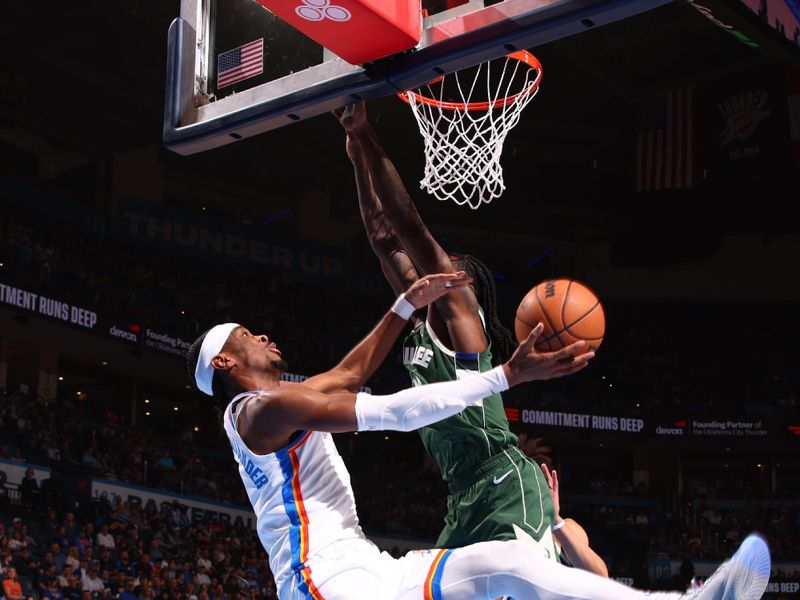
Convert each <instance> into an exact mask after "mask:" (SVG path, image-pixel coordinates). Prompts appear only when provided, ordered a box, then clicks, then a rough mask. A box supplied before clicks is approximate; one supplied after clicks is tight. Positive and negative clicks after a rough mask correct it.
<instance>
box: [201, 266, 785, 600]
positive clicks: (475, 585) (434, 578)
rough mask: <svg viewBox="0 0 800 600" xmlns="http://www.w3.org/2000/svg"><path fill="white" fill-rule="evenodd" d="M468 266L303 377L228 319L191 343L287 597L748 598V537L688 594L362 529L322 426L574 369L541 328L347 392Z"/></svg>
mask: <svg viewBox="0 0 800 600" xmlns="http://www.w3.org/2000/svg"><path fill="white" fill-rule="evenodd" d="M467 282H468V280H467V279H466V278H465V277H464V275H463V273H456V274H451V275H433V276H428V277H426V278H423V279H421V280H419V281H418V282H417V283H415V284H414V285H413V286H412V287H411V288H410V289H409V291H408V292H407V293H406V294H404V295H401V296H400V297H399V298H398V300H397V302H395V304H394V306H393V307H392V309H391V310H390V311H389V312H387V313H386V315H384V317H383V318H382V319H381V320H380V322H379V323H378V325H377V326H376V327H375V328H374V329H373V330H372V332H371V333H370V334H369V335H367V337H366V338H365V339H364V340H362V342H361V343H360V344H358V345H357V346H356V348H354V349H353V350H352V351H351V352H350V353H349V354H348V355H347V356H346V357H345V358H344V359H343V360H342V362H341V363H339V365H337V366H336V367H334V368H333V369H331V370H330V371H327V372H325V373H322V374H320V375H317V376H315V377H312V378H310V379H308V380H306V381H305V382H303V383H294V384H290V383H285V382H282V381H281V373H282V372H283V371H285V369H286V368H287V365H286V363H285V362H284V361H283V359H282V357H281V354H280V350H279V349H278V348H277V346H276V344H275V342H274V341H270V339H269V338H268V337H267V336H266V335H253V334H251V333H250V332H249V331H248V330H247V329H246V328H244V327H242V326H241V325H238V324H236V323H226V324H223V325H217V326H215V327H213V328H212V329H210V330H209V331H207V332H206V333H205V334H203V335H202V336H201V337H200V338H199V339H198V340H197V341H196V342H195V343H194V344H193V346H192V348H191V349H190V351H189V359H188V362H189V367H190V372H191V373H192V374H193V376H194V379H195V382H196V384H197V387H198V388H199V389H200V390H202V391H203V392H204V393H206V394H208V395H213V396H214V397H215V398H216V399H217V400H220V401H223V402H225V404H226V408H225V412H224V414H223V422H224V426H225V431H226V432H227V434H228V438H229V440H230V442H231V446H232V448H233V455H234V457H235V460H236V462H237V463H238V465H239V474H240V475H241V478H242V481H243V482H244V485H245V489H246V490H247V494H248V497H249V498H250V502H251V503H252V505H253V510H254V511H255V514H256V519H257V531H258V535H259V538H260V539H261V542H262V544H263V545H264V548H265V549H266V550H267V552H268V553H269V557H270V567H271V569H272V572H273V575H274V577H275V580H276V584H277V586H278V595H279V597H280V599H281V600H299V599H301V598H302V599H308V598H310V599H314V600H320V599H323V598H324V599H326V600H393V599H396V600H412V599H413V600H435V599H441V600H457V599H458V600H475V599H484V598H485V599H490V598H497V597H498V596H509V597H512V598H516V599H519V600H523V599H524V600H528V599H531V600H533V599H538V600H558V599H561V598H564V599H571V600H581V599H585V600H589V599H593V600H634V599H637V600H638V599H640V598H644V597H645V596H648V597H649V598H651V599H654V598H665V599H666V598H687V599H688V598H692V599H696V600H723V599H727V598H731V599H733V598H737V599H738V598H741V599H742V600H756V599H757V598H759V597H760V596H761V593H762V592H763V590H764V588H765V587H766V583H767V580H768V577H769V565H770V561H769V553H768V551H767V549H766V545H765V544H764V542H763V541H762V540H761V539H760V538H758V537H757V536H750V537H748V538H747V539H746V540H745V542H744V543H743V544H742V547H741V548H740V549H739V551H738V552H737V553H736V555H734V557H733V559H731V560H730V561H728V562H727V563H726V564H725V565H723V566H722V567H720V569H719V570H718V572H717V574H716V576H714V577H712V578H710V579H709V580H708V582H707V583H706V584H704V585H703V587H702V588H700V589H698V590H695V591H693V592H691V593H690V594H689V595H683V596H681V595H680V594H675V593H663V594H662V593H647V592H642V591H639V590H634V589H631V588H628V587H626V586H624V585H621V584H619V583H617V582H614V581H610V580H607V579H603V578H600V577H597V576H595V575H592V574H590V573H586V572H583V571H577V570H574V569H569V568H567V567H563V566H561V565H557V564H553V563H552V562H549V561H547V560H546V559H544V558H542V557H540V556H538V555H537V553H535V552H533V551H532V550H531V548H530V546H528V544H527V543H526V542H524V541H519V540H513V541H491V542H481V543H478V544H473V545H470V546H465V547H463V548H458V549H455V550H431V551H422V552H411V553H409V554H407V555H406V556H404V557H402V558H400V559H394V558H392V557H391V556H389V555H388V554H386V553H381V552H380V551H379V550H378V549H377V547H376V546H375V545H374V544H372V543H371V542H369V541H368V540H367V539H366V537H365V536H364V534H363V533H362V531H361V528H360V527H359V525H358V517H357V515H356V509H355V504H354V501H353V491H352V488H351V486H350V477H349V474H348V472H347V469H346V468H345V466H344V463H343V462H342V459H341V457H340V456H339V454H338V452H337V451H336V448H335V446H334V444H333V441H332V439H331V436H330V433H335V432H345V431H364V430H396V431H410V430H413V429H416V428H418V427H422V426H425V425H428V424H430V423H433V422H436V421H438V420H441V419H444V418H447V417H448V416H451V415H453V414H456V413H458V412H459V411H461V410H463V409H464V408H466V407H467V406H469V405H471V404H473V403H475V402H478V401H480V399H481V398H483V397H485V396H486V395H487V394H492V393H499V392H501V391H503V390H505V389H507V388H508V387H509V386H512V385H515V384H517V383H520V382H523V381H532V380H535V379H549V378H552V377H559V376H562V375H566V374H569V373H572V372H574V371H577V370H578V369H580V368H582V367H584V366H585V365H586V364H587V361H588V360H589V359H590V358H591V357H592V355H591V353H588V354H584V355H581V356H579V357H573V354H572V353H574V352H576V350H578V349H580V346H572V347H568V348H566V349H564V350H561V351H559V352H554V353H539V352H536V351H535V350H534V343H535V341H536V339H537V337H538V335H539V334H540V333H541V330H542V328H541V326H539V327H537V328H535V329H534V331H533V332H532V333H531V335H530V336H529V338H528V339H527V340H526V341H525V342H524V343H523V344H521V345H520V346H519V348H518V349H517V351H516V352H515V353H514V355H513V356H512V357H511V359H510V360H509V361H508V362H507V363H505V364H503V365H502V366H500V367H497V368H495V369H493V370H491V371H489V372H486V373H482V374H477V375H474V376H471V377H467V378H464V379H461V380H458V381H452V382H445V383H435V384H431V385H425V386H420V387H417V388H412V389H407V390H402V391H400V392H397V393H395V394H391V395H387V396H373V395H370V394H365V393H358V394H356V393H354V392H353V391H347V390H353V389H358V387H359V386H360V385H362V384H363V382H364V381H365V380H366V378H367V377H368V376H369V375H370V374H371V373H372V372H373V371H374V369H375V368H376V367H377V366H378V364H380V362H381V361H382V360H383V359H384V358H385V356H386V354H387V353H388V351H389V349H390V347H391V346H392V344H393V342H394V341H395V340H396V338H397V336H398V335H399V334H400V332H401V331H402V330H403V326H404V325H405V320H407V319H408V318H409V317H410V316H411V314H412V312H413V311H414V309H416V308H419V307H422V306H425V305H427V304H428V303H430V302H432V301H433V300H435V299H436V298H438V297H440V296H441V295H442V294H443V293H445V292H446V291H447V290H448V289H450V288H449V287H447V286H451V287H458V286H462V285H465V284H466V283H467Z"/></svg>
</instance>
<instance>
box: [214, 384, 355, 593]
mask: <svg viewBox="0 0 800 600" xmlns="http://www.w3.org/2000/svg"><path fill="white" fill-rule="evenodd" d="M256 395H258V392H246V393H244V394H240V395H239V396H237V397H236V398H234V399H233V401H232V402H231V403H230V404H229V405H228V407H227V408H226V409H225V416H224V420H223V422H224V426H225V432H226V433H227V434H228V439H229V440H230V442H231V448H232V450H233V456H234V458H235V459H236V462H237V463H238V464H239V475H240V476H241V478H242V482H243V483H244V487H245V490H246V491H247V496H248V498H249V499H250V503H251V504H252V505H253V511H254V512H255V515H256V530H257V532H258V537H259V539H260V540H261V543H262V545H263V546H264V549H265V550H266V551H267V553H268V554H269V566H270V569H271V570H272V573H273V576H274V577H275V584H276V585H277V587H278V589H280V588H281V586H282V584H283V583H284V582H285V581H286V579H287V578H288V577H295V578H296V580H297V584H298V586H299V587H300V589H301V590H302V591H304V592H305V593H307V594H308V596H309V597H311V598H317V595H315V594H318V592H317V591H316V589H315V586H314V583H313V580H312V573H311V569H310V568H309V566H308V564H307V562H308V559H309V557H311V556H313V555H314V553H316V552H318V551H319V550H321V549H322V548H324V547H326V546H328V545H329V544H332V543H334V542H338V541H342V540H349V539H353V538H358V539H365V537H364V534H363V532H362V531H361V527H360V526H359V524H358V516H357V515H356V505H355V499H354V497H353V489H352V487H351V486H350V474H349V473H348V472H347V469H346V467H345V465H344V462H343V461H342V457H341V456H340V455H339V452H338V451H337V450H336V446H335V445H334V443H333V439H332V437H331V435H330V434H329V433H322V432H318V431H304V432H301V433H300V435H299V436H298V437H297V439H295V440H294V441H293V442H291V443H290V444H289V445H288V446H286V447H285V448H282V449H281V450H278V451H277V452H274V453H272V454H264V455H260V454H254V453H253V452H251V451H250V449H249V448H248V447H247V445H246V444H245V443H244V441H242V438H241V437H240V436H239V432H238V431H237V430H236V419H237V414H238V412H239V411H241V406H242V404H244V403H245V402H247V401H248V400H249V399H250V398H253V397H255V396H256ZM237 401H238V404H237ZM234 406H235V407H236V409H237V413H236V414H234V412H233V408H234ZM335 515H338V516H339V517H340V518H339V519H336V518H332V517H334V516H335Z"/></svg>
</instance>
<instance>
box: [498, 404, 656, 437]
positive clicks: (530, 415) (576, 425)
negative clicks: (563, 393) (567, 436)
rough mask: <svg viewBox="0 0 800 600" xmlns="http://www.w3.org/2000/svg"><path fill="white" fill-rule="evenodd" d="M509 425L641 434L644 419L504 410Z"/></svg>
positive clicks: (513, 409)
mask: <svg viewBox="0 0 800 600" xmlns="http://www.w3.org/2000/svg"><path fill="white" fill-rule="evenodd" d="M506 417H508V421H509V423H522V424H524V425H533V426H536V427H542V426H544V427H557V428H561V429H577V430H584V431H598V432H612V433H618V432H619V433H642V432H643V431H644V428H645V422H644V419H640V418H638V417H629V416H622V415H613V416H612V415H592V414H586V413H571V412H558V411H550V410H534V409H527V408H526V409H517V408H506Z"/></svg>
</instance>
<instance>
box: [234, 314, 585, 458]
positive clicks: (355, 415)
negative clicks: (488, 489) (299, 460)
mask: <svg viewBox="0 0 800 600" xmlns="http://www.w3.org/2000/svg"><path fill="white" fill-rule="evenodd" d="M542 329H543V328H542V327H541V326H538V327H536V328H535V329H534V330H533V331H532V332H531V334H530V335H529V336H528V339H527V340H525V341H524V342H523V343H522V344H520V346H519V347H518V348H517V351H516V352H515V353H514V355H513V356H512V357H511V359H510V360H509V361H508V362H507V363H505V364H504V365H502V366H500V367H496V368H495V369H492V370H491V371H487V372H486V373H480V374H477V375H472V376H470V377H465V378H463V379H459V380H456V381H447V382H443V383H434V384H430V385H423V386H419V387H412V388H408V389H405V390H401V391H400V392H397V393H395V394H390V395H387V396H372V395H370V394H364V393H360V394H353V393H349V392H347V393H334V394H326V393H322V392H319V391H317V390H315V389H313V388H311V387H310V386H308V385H306V384H305V383H303V384H299V385H294V386H282V387H279V388H276V389H273V390H269V391H265V392H262V393H260V394H259V395H258V396H257V397H255V398H254V399H252V400H249V401H246V402H245V404H244V405H243V408H242V410H241V412H240V415H239V417H238V421H237V423H238V424H237V427H238V430H239V433H240V435H241V436H242V439H243V440H244V441H245V443H246V444H247V445H248V447H249V448H250V449H251V450H252V451H254V452H257V453H262V454H263V453H269V452H274V451H275V450H277V449H278V448H280V447H282V446H283V445H284V444H285V442H286V440H287V439H288V438H289V437H290V436H291V435H292V434H293V433H294V432H295V431H298V430H304V429H312V430H315V431H330V432H333V433H336V432H344V431H365V430H395V431H411V430H414V429H418V428H420V427H424V426H426V425H430V424H432V423H435V422H437V421H440V420H442V419H445V418H447V417H450V416H452V415H454V414H457V413H459V412H461V411H462V410H463V409H464V408H466V407H467V406H469V405H471V404H474V403H475V402H478V401H479V400H481V399H482V398H484V397H486V396H488V395H490V394H493V393H498V392H501V391H504V390H506V389H508V387H510V386H513V385H517V384H519V383H522V382H524V381H533V380H535V379H550V378H553V377H561V376H564V375H568V374H570V373H574V372H575V371H578V370H580V369H582V368H583V367H584V366H586V364H587V363H588V361H589V359H591V358H592V356H593V354H592V353H591V352H589V353H586V354H582V355H580V356H577V357H573V353H576V352H578V351H579V350H580V348H581V347H582V346H583V345H584V343H583V342H577V343H576V344H577V345H576V344H573V345H572V346H568V347H566V348H563V349H561V350H559V351H558V352H542V353H540V352H536V350H535V347H534V346H535V343H536V340H537V338H538V337H539V335H541V332H542Z"/></svg>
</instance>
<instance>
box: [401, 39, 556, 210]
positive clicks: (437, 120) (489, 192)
mask: <svg viewBox="0 0 800 600" xmlns="http://www.w3.org/2000/svg"><path fill="white" fill-rule="evenodd" d="M500 61H502V65H493V64H492V61H490V62H486V63H482V64H480V65H478V66H477V68H476V72H475V76H474V79H473V80H472V82H471V83H462V81H461V80H462V79H468V78H469V74H468V73H465V72H460V73H458V72H457V73H453V74H452V75H443V76H441V77H437V78H436V79H434V80H433V81H431V82H430V83H428V84H426V85H425V86H424V87H423V88H420V89H419V90H417V91H411V90H409V91H405V92H400V93H399V94H398V96H400V98H401V99H403V100H404V101H405V102H407V103H408V104H409V105H410V106H411V111H412V112H413V113H414V117H415V118H416V119H417V125H418V126H419V131H420V133H421V134H422V138H423V140H424V141H425V174H424V176H423V178H422V180H421V181H420V187H421V188H422V189H424V190H427V191H428V193H430V194H432V195H434V196H436V198H438V199H439V200H452V201H454V202H455V203H456V204H458V205H462V204H468V205H469V207H470V208H473V209H475V208H478V207H479V206H481V204H483V203H487V204H488V203H489V202H491V201H492V200H493V199H494V198H497V197H499V196H500V195H501V194H502V193H503V191H504V190H505V184H504V183H503V167H502V166H501V165H500V157H501V155H502V153H503V143H504V142H505V139H506V136H507V135H508V132H509V131H511V129H513V128H514V126H515V125H516V124H517V123H518V122H519V118H520V114H521V113H522V110H523V109H524V108H525V107H526V106H527V105H528V103H529V102H530V101H531V100H532V99H533V97H534V96H535V95H536V93H537V92H538V91H539V84H540V83H541V81H542V65H541V63H540V62H539V60H538V59H537V58H536V57H535V56H533V54H531V53H530V52H527V51H525V50H520V51H518V52H513V53H512V54H509V55H507V56H505V57H504V58H501V59H498V60H497V61H495V62H500ZM484 93H485V96H484V98H483V99H482V98H481V96H482V95H483V94H484Z"/></svg>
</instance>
